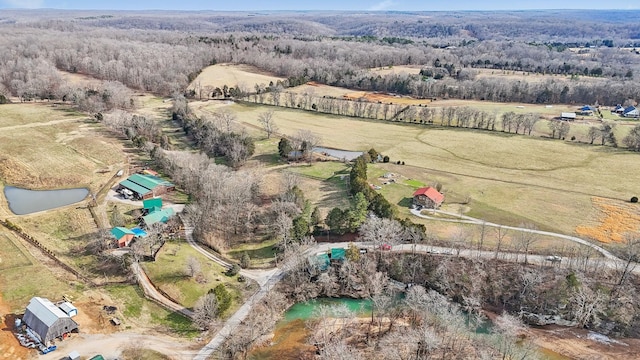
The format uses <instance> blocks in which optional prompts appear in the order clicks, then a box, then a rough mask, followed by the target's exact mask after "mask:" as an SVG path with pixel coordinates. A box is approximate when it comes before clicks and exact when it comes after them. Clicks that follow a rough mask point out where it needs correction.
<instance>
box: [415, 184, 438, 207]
mask: <svg viewBox="0 0 640 360" xmlns="http://www.w3.org/2000/svg"><path fill="white" fill-rule="evenodd" d="M443 201H444V195H442V194H441V193H440V192H439V191H438V190H436V189H435V188H432V187H431V186H428V187H423V188H420V189H418V190H416V191H415V192H414V193H413V203H414V204H415V205H421V206H424V207H427V208H431V209H437V208H439V207H440V205H442V202H443Z"/></svg>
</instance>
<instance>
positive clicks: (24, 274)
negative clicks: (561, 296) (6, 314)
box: [0, 228, 79, 311]
mask: <svg viewBox="0 0 640 360" xmlns="http://www.w3.org/2000/svg"><path fill="white" fill-rule="evenodd" d="M0 259H2V262H0V291H1V292H2V301H3V302H4V303H5V304H7V305H8V306H9V307H10V309H11V311H18V310H22V309H24V307H25V306H26V304H28V303H29V299H31V297H33V296H35V295H37V296H43V297H49V298H52V299H59V298H61V297H62V295H63V294H69V295H71V296H73V295H76V294H77V292H78V291H79V288H76V286H74V285H72V284H71V283H70V282H67V281H62V280H60V279H59V278H58V277H56V276H55V275H54V273H53V272H52V271H50V270H49V269H48V268H47V266H46V265H45V264H43V263H41V262H40V261H39V260H38V259H36V258H34V257H33V256H32V255H31V253H30V252H29V250H27V248H26V247H25V245H24V244H23V243H22V242H21V240H19V239H18V238H16V237H15V235H14V234H13V233H11V232H9V231H8V230H6V229H5V228H0ZM43 284H46V286H43Z"/></svg>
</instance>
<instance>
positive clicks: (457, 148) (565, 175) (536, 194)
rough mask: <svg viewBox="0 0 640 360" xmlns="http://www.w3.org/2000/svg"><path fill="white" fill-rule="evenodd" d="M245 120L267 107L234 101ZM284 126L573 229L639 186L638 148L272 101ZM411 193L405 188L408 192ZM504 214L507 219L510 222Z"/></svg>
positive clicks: (509, 210) (495, 216) (482, 202)
mask: <svg viewBox="0 0 640 360" xmlns="http://www.w3.org/2000/svg"><path fill="white" fill-rule="evenodd" d="M228 109H229V110H232V111H235V112H236V113H237V115H238V118H239V119H240V120H241V121H242V122H247V123H249V124H252V125H258V123H257V117H258V114H260V113H261V112H262V111H264V110H265V108H264V107H260V106H252V105H232V106H229V107H228ZM274 118H275V119H276V122H277V124H278V126H279V127H280V132H281V133H284V134H287V135H293V134H295V132H296V131H297V130H298V129H308V130H310V131H312V132H314V133H316V134H318V135H320V136H321V137H322V144H323V145H325V146H330V147H335V148H341V149H349V150H367V149H369V148H371V147H374V148H376V150H378V151H380V152H382V153H383V154H385V155H389V156H390V157H391V161H392V162H395V161H397V160H401V161H405V163H406V164H407V165H406V166H400V167H398V168H397V169H394V167H397V166H396V165H390V164H386V165H385V166H387V167H388V169H389V170H390V171H394V172H401V173H409V174H410V175H407V176H408V177H411V178H413V179H416V180H419V181H422V182H424V183H427V184H429V183H432V182H434V181H439V182H441V183H443V184H444V189H445V192H448V193H450V194H456V195H458V196H469V197H470V198H471V199H472V204H474V206H472V208H471V211H470V213H471V214H472V216H478V217H481V218H487V217H488V218H487V220H495V221H496V222H499V221H502V222H503V223H508V224H515V225H518V224H519V223H521V222H533V223H535V224H538V225H539V226H540V227H541V228H546V229H553V230H557V231H561V232H564V233H568V234H575V228H576V227H577V226H590V225H594V221H593V220H592V219H593V217H592V215H593V214H594V211H596V209H594V207H593V206H592V204H591V197H593V196H599V197H609V198H615V199H620V200H627V199H629V198H630V197H631V196H633V195H637V194H640V183H638V182H637V181H636V177H637V174H638V173H639V172H640V161H638V157H637V156H638V155H637V154H633V153H627V152H624V151H618V150H614V149H611V148H604V147H598V146H587V145H577V144H572V143H570V142H563V141H558V140H549V139H541V138H537V137H525V136H516V135H509V134H503V133H489V132H483V131H473V130H467V129H460V130H458V129H434V128H423V127H417V126H409V125H404V124H397V123H384V122H374V121H364V120H357V119H354V118H348V117H341V116H328V115H322V114H315V113H310V112H304V111H298V110H289V109H275V115H274ZM409 195H410V194H408V195H407V196H409ZM505 221H506V222H505Z"/></svg>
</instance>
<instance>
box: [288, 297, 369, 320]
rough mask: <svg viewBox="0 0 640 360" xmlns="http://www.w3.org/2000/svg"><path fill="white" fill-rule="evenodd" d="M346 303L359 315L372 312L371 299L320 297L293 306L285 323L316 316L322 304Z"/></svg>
mask: <svg viewBox="0 0 640 360" xmlns="http://www.w3.org/2000/svg"><path fill="white" fill-rule="evenodd" d="M339 304H344V305H346V306H347V308H348V309H349V310H351V311H353V312H355V313H356V314H358V315H366V314H371V300H369V299H350V298H337V299H335V298H320V299H314V300H309V301H306V302H301V303H297V304H295V305H293V306H291V307H290V308H289V309H288V310H287V311H286V312H285V313H284V319H283V320H282V322H283V323H287V322H291V321H294V320H298V319H299V320H308V319H311V318H313V317H314V316H315V311H316V309H318V307H319V306H320V305H326V306H332V305H339Z"/></svg>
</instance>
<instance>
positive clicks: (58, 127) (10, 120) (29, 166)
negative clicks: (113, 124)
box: [0, 103, 123, 189]
mask: <svg viewBox="0 0 640 360" xmlns="http://www.w3.org/2000/svg"><path fill="white" fill-rule="evenodd" d="M0 118H2V119H3V121H2V123H0V126H4V125H6V124H14V125H15V124H22V125H24V126H22V127H10V125H6V126H4V127H0V130H3V131H1V132H0V179H1V180H2V181H3V182H4V183H8V184H11V185H16V186H21V187H27V188H33V189H51V188H65V187H78V186H82V187H89V188H92V189H96V188H98V187H99V186H100V184H101V183H102V182H104V181H106V179H107V178H108V177H109V176H110V174H99V173H96V171H97V170H99V169H109V168H110V167H111V166H113V165H114V164H117V163H119V162H122V161H123V156H122V150H121V144H119V143H118V142H117V140H115V139H112V138H109V137H106V136H103V135H102V134H101V133H100V132H99V131H98V130H96V129H95V127H94V125H93V124H91V123H87V122H85V121H84V120H83V117H81V116H79V115H78V114H77V113H75V112H72V111H70V110H64V106H58V107H52V106H51V105H46V104H43V103H33V104H12V105H2V106H0ZM59 120H63V122H56V121H59ZM67 120H68V121H67ZM52 122H56V123H52Z"/></svg>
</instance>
